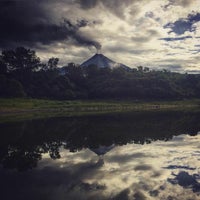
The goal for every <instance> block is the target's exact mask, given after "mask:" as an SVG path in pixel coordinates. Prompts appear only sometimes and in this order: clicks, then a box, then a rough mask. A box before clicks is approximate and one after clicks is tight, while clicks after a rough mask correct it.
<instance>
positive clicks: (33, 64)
mask: <svg viewBox="0 0 200 200" xmlns="http://www.w3.org/2000/svg"><path fill="white" fill-rule="evenodd" d="M1 60H2V62H3V63H4V64H5V65H6V68H7V69H8V71H13V70H20V71H23V70H28V71H34V70H36V69H38V68H39V66H40V58H39V57H37V56H36V53H35V51H33V50H30V49H25V48H24V47H18V48H16V49H15V50H4V51H2V55H1Z"/></svg>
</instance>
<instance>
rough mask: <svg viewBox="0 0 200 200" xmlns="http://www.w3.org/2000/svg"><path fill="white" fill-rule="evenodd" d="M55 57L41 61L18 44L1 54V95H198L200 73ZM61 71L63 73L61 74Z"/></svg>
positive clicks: (69, 97) (151, 97)
mask: <svg viewBox="0 0 200 200" xmlns="http://www.w3.org/2000/svg"><path fill="white" fill-rule="evenodd" d="M57 64H58V58H50V59H49V61H48V63H46V64H44V63H41V61H40V58H39V57H37V55H36V53H35V51H32V50H30V49H25V48H23V47H18V48H16V49H15V50H6V51H2V54H1V55H0V97H6V98H8V97H9V98H13V97H30V98H43V99H57V100H75V99H124V100H125V99H128V100H130V99H131V100H171V99H185V98H199V97H200V92H199V91H200V75H199V74H180V73H174V72H170V71H167V70H162V71H154V70H150V69H149V68H147V67H142V66H140V67H138V68H137V69H135V68H134V69H130V70H127V69H123V68H114V69H109V68H99V67H98V66H94V65H90V66H85V67H80V66H76V65H75V64H73V63H70V64H68V65H67V66H65V67H63V68H62V73H61V70H60V69H59V68H58V67H57ZM63 72H64V73H63Z"/></svg>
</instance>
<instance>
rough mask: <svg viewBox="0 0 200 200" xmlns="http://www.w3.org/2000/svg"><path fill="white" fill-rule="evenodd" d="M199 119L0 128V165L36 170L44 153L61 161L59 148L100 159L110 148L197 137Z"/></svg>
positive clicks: (84, 120) (173, 116)
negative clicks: (87, 150)
mask: <svg viewBox="0 0 200 200" xmlns="http://www.w3.org/2000/svg"><path fill="white" fill-rule="evenodd" d="M199 116H200V114H198V113H193V114H192V113H188V114H187V113H185V114H184V113H177V112H174V113H166V112H165V113H146V114H144V113H135V114H132V113H128V114H127V113H126V114H114V115H112V114H109V115H101V116H88V117H70V118H69V117H68V118H51V119H43V120H33V121H26V122H17V123H12V124H10V123H8V124H0V132H1V137H2V138H1V140H0V162H1V163H2V164H3V165H4V167H7V168H18V169H19V170H25V169H28V168H33V167H35V166H36V165H37V162H38V161H39V160H40V159H41V155H42V154H43V153H47V152H48V153H49V155H50V156H51V158H53V159H56V158H60V154H59V148H60V147H61V146H63V147H64V148H65V149H69V150H70V151H71V152H75V151H79V150H81V149H82V148H90V149H92V150H93V151H94V152H95V153H97V154H99V155H101V154H104V153H105V152H106V151H108V150H110V149H111V147H112V145H113V144H115V145H124V144H127V143H132V142H134V143H137V144H144V143H149V142H151V141H152V140H169V139H171V138H172V137H173V136H174V135H179V134H185V133H189V134H196V133H197V132H198V131H199V130H200V125H199V123H198V119H199ZM101 146H104V148H99V147H101Z"/></svg>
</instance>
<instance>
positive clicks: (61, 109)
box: [0, 99, 200, 122]
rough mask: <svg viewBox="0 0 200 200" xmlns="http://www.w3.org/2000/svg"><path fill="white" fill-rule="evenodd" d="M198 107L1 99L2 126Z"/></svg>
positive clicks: (178, 103) (180, 103)
mask: <svg viewBox="0 0 200 200" xmlns="http://www.w3.org/2000/svg"><path fill="white" fill-rule="evenodd" d="M199 105H200V100H184V101H166V102H164V101H161V102H138V101H53V100H41V99H0V122H6V121H16V120H24V119H33V118H44V117H51V116H52V117H53V116H76V115H85V114H101V113H108V112H127V111H152V110H154V111H162V110H198V108H199Z"/></svg>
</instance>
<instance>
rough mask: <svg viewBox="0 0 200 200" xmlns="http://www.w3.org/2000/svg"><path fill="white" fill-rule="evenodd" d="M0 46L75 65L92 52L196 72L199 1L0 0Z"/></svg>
mask: <svg viewBox="0 0 200 200" xmlns="http://www.w3.org/2000/svg"><path fill="white" fill-rule="evenodd" d="M0 27H1V31H0V49H1V50H4V49H11V48H15V47H17V46H24V47H27V48H30V49H33V50H35V51H36V52H37V55H38V56H39V57H40V58H41V60H42V61H47V60H48V59H49V58H50V57H58V58H59V60H60V61H59V63H60V66H63V65H67V63H70V62H74V63H76V64H81V63H82V62H84V61H85V60H87V59H88V58H90V57H91V56H93V54H95V53H96V52H97V51H98V52H100V53H103V54H104V55H105V56H107V57H109V58H110V59H112V60H114V61H116V62H119V63H123V64H125V65H127V66H129V67H137V66H144V67H149V68H151V69H158V70H160V69H167V70H171V71H176V72H188V73H199V72H200V66H199V62H198V61H199V53H200V1H199V0H123V1H122V0H0Z"/></svg>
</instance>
